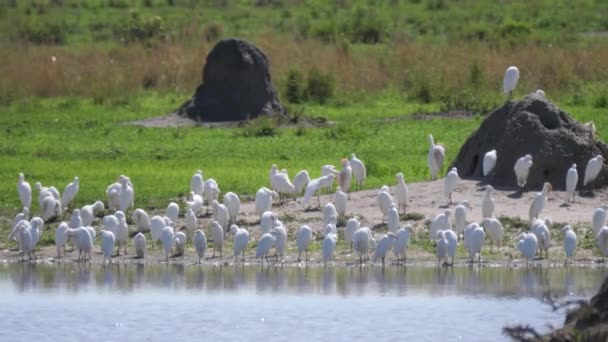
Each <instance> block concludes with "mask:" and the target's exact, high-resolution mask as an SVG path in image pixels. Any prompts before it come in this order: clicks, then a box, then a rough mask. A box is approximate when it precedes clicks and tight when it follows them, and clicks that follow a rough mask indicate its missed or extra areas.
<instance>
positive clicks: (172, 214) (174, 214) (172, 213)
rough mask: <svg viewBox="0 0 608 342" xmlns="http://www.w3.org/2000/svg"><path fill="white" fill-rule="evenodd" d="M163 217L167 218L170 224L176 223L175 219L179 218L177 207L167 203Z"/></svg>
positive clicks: (172, 203) (175, 204) (173, 203)
mask: <svg viewBox="0 0 608 342" xmlns="http://www.w3.org/2000/svg"><path fill="white" fill-rule="evenodd" d="M165 216H167V217H168V218H169V220H171V222H173V223H177V218H178V217H179V205H178V204H177V203H175V202H171V203H169V205H167V209H165Z"/></svg>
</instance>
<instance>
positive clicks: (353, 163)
mask: <svg viewBox="0 0 608 342" xmlns="http://www.w3.org/2000/svg"><path fill="white" fill-rule="evenodd" d="M350 167H351V168H352V169H353V176H354V177H355V190H361V188H362V187H363V182H365V178H367V170H366V169H365V164H363V162H362V161H361V160H359V159H358V158H357V156H355V154H354V153H351V155H350Z"/></svg>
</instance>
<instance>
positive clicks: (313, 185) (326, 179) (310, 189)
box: [300, 174, 335, 210]
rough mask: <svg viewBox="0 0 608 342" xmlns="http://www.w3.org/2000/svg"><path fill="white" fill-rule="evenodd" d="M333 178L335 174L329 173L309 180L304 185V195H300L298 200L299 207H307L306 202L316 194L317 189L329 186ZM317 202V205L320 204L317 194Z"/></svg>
mask: <svg viewBox="0 0 608 342" xmlns="http://www.w3.org/2000/svg"><path fill="white" fill-rule="evenodd" d="M334 178H335V176H334V175H333V174H330V175H327V176H322V177H319V178H315V179H313V180H311V181H310V183H308V185H306V190H305V191H304V197H302V200H301V202H300V207H301V208H302V209H303V210H305V209H306V208H308V202H309V201H310V199H311V198H312V197H313V196H314V195H315V194H317V192H318V191H319V190H321V189H324V188H327V187H330V186H331V184H332V183H333V181H334ZM317 202H318V204H319V206H321V201H320V199H319V196H318V195H317Z"/></svg>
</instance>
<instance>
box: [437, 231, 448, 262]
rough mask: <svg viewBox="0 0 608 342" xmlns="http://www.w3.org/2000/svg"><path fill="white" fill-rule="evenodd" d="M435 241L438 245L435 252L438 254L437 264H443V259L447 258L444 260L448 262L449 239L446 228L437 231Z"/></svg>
mask: <svg viewBox="0 0 608 342" xmlns="http://www.w3.org/2000/svg"><path fill="white" fill-rule="evenodd" d="M435 243H436V247H435V252H436V255H437V264H441V261H442V260H445V261H444V262H445V263H447V262H448V260H447V253H448V240H447V239H446V237H445V231H444V230H440V231H438V232H437V235H436V236H435Z"/></svg>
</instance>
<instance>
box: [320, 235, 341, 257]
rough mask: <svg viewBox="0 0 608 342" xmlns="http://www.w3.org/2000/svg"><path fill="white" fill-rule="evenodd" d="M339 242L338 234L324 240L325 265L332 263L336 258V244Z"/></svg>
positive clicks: (328, 236)
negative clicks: (334, 257)
mask: <svg viewBox="0 0 608 342" xmlns="http://www.w3.org/2000/svg"><path fill="white" fill-rule="evenodd" d="M337 242H338V234H327V235H325V238H323V246H322V248H323V250H322V252H323V253H322V254H323V263H325V264H327V262H329V261H331V259H332V258H333V256H334V250H335V249H336V243H337Z"/></svg>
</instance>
